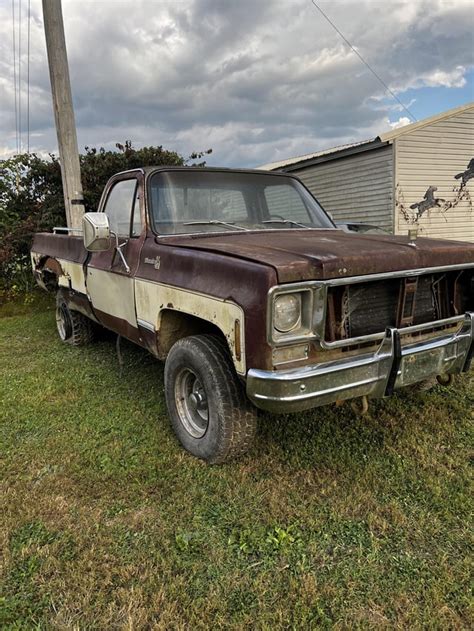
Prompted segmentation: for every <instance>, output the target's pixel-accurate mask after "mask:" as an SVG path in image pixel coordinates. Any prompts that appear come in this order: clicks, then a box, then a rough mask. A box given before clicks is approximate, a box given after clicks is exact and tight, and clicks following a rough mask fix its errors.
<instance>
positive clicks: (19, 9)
mask: <svg viewBox="0 0 474 631" xmlns="http://www.w3.org/2000/svg"><path fill="white" fill-rule="evenodd" d="M18 136H19V139H20V153H21V152H22V149H23V147H22V137H21V0H18Z"/></svg>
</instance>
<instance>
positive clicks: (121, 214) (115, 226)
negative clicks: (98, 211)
mask: <svg viewBox="0 0 474 631" xmlns="http://www.w3.org/2000/svg"><path fill="white" fill-rule="evenodd" d="M136 188H137V180H136V179H133V180H122V181H121V182H117V184H115V185H114V186H113V188H112V190H111V191H110V193H109V196H108V197H107V201H106V202H105V208H104V212H105V214H106V215H107V217H108V218H109V223H110V229H111V230H112V231H113V232H116V233H117V234H118V235H120V236H122V237H128V236H130V222H131V219H132V208H133V204H134V201H135V189H136Z"/></svg>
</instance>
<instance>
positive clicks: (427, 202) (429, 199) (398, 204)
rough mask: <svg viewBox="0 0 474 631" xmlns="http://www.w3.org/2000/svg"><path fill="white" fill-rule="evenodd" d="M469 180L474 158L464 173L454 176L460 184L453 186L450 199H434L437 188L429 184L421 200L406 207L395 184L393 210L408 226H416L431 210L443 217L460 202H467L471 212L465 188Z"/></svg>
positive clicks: (400, 191)
mask: <svg viewBox="0 0 474 631" xmlns="http://www.w3.org/2000/svg"><path fill="white" fill-rule="evenodd" d="M471 178H474V158H471V160H470V161H469V164H468V165H467V168H466V170H465V171H462V172H461V173H458V174H457V175H455V176H454V179H456V180H461V183H460V184H456V185H454V186H453V189H452V190H453V193H454V196H453V198H452V199H449V200H447V199H442V198H441V197H436V196H435V192H436V191H437V190H438V187H437V186H435V185H433V184H431V185H430V186H429V187H428V188H427V189H426V193H425V194H424V196H423V199H422V200H420V201H419V202H415V203H414V204H411V205H410V206H408V204H407V202H406V201H405V196H404V194H403V190H402V188H401V186H400V184H399V183H397V186H396V189H395V209H396V210H397V211H398V212H399V214H400V215H401V216H402V217H403V219H404V220H405V222H406V223H407V224H409V225H418V224H419V221H420V219H421V218H422V217H423V215H424V214H425V213H427V214H428V216H429V215H430V211H431V210H432V209H437V208H439V212H441V213H442V214H443V215H445V214H446V213H447V212H448V211H449V210H452V209H453V208H455V207H456V206H457V205H458V204H459V203H460V202H462V201H467V203H468V206H469V211H470V212H472V209H473V203H472V199H471V195H470V193H469V189H468V188H467V186H466V184H467V183H468V181H469V180H470V179H471ZM444 219H445V221H446V222H447V221H448V220H447V218H446V217H444Z"/></svg>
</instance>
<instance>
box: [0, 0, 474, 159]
mask: <svg viewBox="0 0 474 631" xmlns="http://www.w3.org/2000/svg"><path fill="white" fill-rule="evenodd" d="M31 4H32V15H33V19H32V24H31V33H32V41H31V50H32V57H31V67H30V76H31V92H30V102H31V117H30V128H31V131H32V134H33V133H34V134H35V135H34V136H33V135H32V136H31V144H32V147H33V148H36V149H40V150H43V151H49V150H54V149H55V147H56V144H57V143H56V137H55V131H54V121H53V116H52V107H51V96H50V87H49V75H48V69H47V61H46V51H45V44H44V35H43V26H42V17H41V3H40V2H39V0H32V3H31ZM23 5H25V3H23ZM63 5H64V6H63V11H64V20H65V28H66V39H67V45H68V55H69V63H70V69H71V81H72V86H73V95H74V103H75V111H76V122H77V127H78V140H79V146H80V147H83V146H85V145H89V146H91V145H92V146H94V145H95V146H97V145H103V146H106V147H111V148H113V147H114V146H115V142H117V141H123V140H124V139H128V138H129V139H131V140H132V141H133V142H134V144H135V145H137V146H140V145H144V144H163V145H164V146H166V147H169V148H171V149H176V150H178V151H180V152H182V153H183V154H185V155H188V154H189V153H190V152H191V151H193V150H199V149H206V148H208V147H212V148H213V149H214V153H213V155H212V160H211V162H212V163H213V164H224V165H236V166H240V165H249V166H251V165H256V164H260V163H264V162H268V161H271V160H278V159H280V158H286V157H289V156H291V155H298V154H304V153H305V152H310V151H315V150H319V149H324V148H326V147H330V146H334V145H338V144H343V143H346V142H351V141H356V140H360V139H364V138H370V137H373V136H375V135H377V134H378V133H381V132H382V131H384V130H385V129H388V128H389V122H388V121H389V119H390V118H393V114H395V115H398V116H402V118H403V112H400V111H399V106H398V105H397V104H396V103H395V102H394V103H392V102H390V101H389V100H388V99H387V98H386V94H385V93H384V89H383V87H382V86H381V85H380V84H379V83H378V82H377V81H376V79H375V78H374V77H373V75H372V74H371V73H370V72H369V71H368V70H367V69H366V68H365V67H364V66H363V65H362V64H361V63H360V61H359V60H358V59H357V57H356V56H355V55H354V53H352V52H351V51H350V50H349V49H348V47H347V46H346V45H345V44H344V43H343V42H342V41H341V39H340V38H339V37H338V36H337V34H336V33H335V32H334V30H333V29H332V28H331V27H330V25H329V24H328V23H327V22H326V21H325V20H324V19H323V18H322V16H321V15H320V14H319V13H318V12H317V11H316V9H315V8H314V6H313V5H312V4H311V2H310V1H309V0H260V1H259V2H255V1H254V0H240V1H239V2H224V1H220V0H189V1H187V2H175V1H169V2H155V1H151V0H148V1H139V0H136V1H134V2H132V1H131V0H129V1H125V0H124V1H121V2H115V1H111V0H108V1H107V0H106V1H101V2H90V1H88V2H80V1H79V0H69V1H66V2H64V3H63ZM322 7H323V9H324V10H325V11H326V12H327V13H328V15H330V17H331V19H332V20H333V21H334V22H335V23H336V24H337V25H338V27H339V28H340V29H341V30H342V32H343V33H344V34H345V35H346V36H347V37H348V38H349V39H350V40H351V41H352V42H353V43H354V45H356V46H357V49H358V50H359V51H360V52H361V54H362V55H363V56H364V57H365V58H366V59H367V60H368V61H369V62H370V63H371V65H372V66H373V67H374V68H375V70H376V71H377V72H378V73H379V74H380V75H381V76H382V77H384V80H385V81H386V82H387V83H389V85H390V86H391V88H392V89H393V90H395V91H397V92H398V93H402V92H403V91H404V90H406V89H408V88H419V87H423V86H432V87H437V86H445V87H448V88H453V89H455V88H457V87H462V86H463V85H464V82H465V75H466V72H467V71H468V70H469V68H470V67H472V35H471V32H472V18H471V4H470V2H465V1H464V0H457V1H456V2H448V1H441V0H430V1H427V0H426V1H425V0H419V1H416V2H398V1H394V2H391V3H390V4H389V5H387V4H386V3H382V2H372V1H371V0H365V1H361V2H354V1H351V0H348V1H346V2H339V3H322ZM25 36H26V18H25V17H24V18H23V42H25ZM11 46H12V42H11V7H10V5H9V4H8V3H5V2H4V3H3V4H1V5H0V101H1V109H0V145H1V146H2V151H3V152H4V153H7V152H8V151H13V150H14V148H15V121H14V91H13V78H12V77H13V68H12V49H11ZM22 68H23V70H22V72H23V77H25V68H26V57H25V56H23V66H22ZM23 94H24V93H23ZM24 109H25V108H24V106H23V111H24ZM402 118H401V119H400V120H402ZM24 126H25V121H23V127H24Z"/></svg>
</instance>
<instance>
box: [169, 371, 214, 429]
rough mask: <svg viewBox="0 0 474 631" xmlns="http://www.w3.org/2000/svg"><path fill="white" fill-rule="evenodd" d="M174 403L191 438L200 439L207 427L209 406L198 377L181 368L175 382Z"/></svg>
mask: <svg viewBox="0 0 474 631" xmlns="http://www.w3.org/2000/svg"><path fill="white" fill-rule="evenodd" d="M175 403H176V409H177V411H178V415H179V420H180V421H181V423H182V425H183V427H184V428H185V430H186V431H187V432H188V433H189V434H190V435H191V436H192V437H193V438H202V437H203V436H204V434H205V433H206V432H207V427H208V425H209V406H208V402H207V396H206V392H205V390H204V388H203V385H202V383H201V381H200V379H199V377H198V376H197V375H196V374H195V373H194V372H193V371H192V370H190V369H189V368H183V369H182V370H181V372H180V373H179V374H178V376H177V378H176V382H175Z"/></svg>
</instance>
